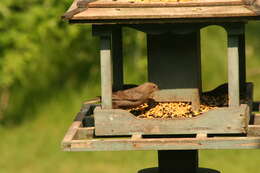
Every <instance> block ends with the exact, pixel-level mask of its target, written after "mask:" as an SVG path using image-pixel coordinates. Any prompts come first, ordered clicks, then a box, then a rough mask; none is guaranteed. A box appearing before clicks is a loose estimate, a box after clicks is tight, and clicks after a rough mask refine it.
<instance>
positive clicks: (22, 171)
mask: <svg viewBox="0 0 260 173" xmlns="http://www.w3.org/2000/svg"><path fill="white" fill-rule="evenodd" d="M249 29H250V28H249ZM210 33H211V34H212V33H216V34H213V35H214V36H212V37H211V38H212V41H211V42H210V43H207V42H205V40H206V37H208V35H209V34H210ZM224 34H225V32H224V31H223V30H220V31H219V29H217V28H216V27H211V28H209V29H205V30H204V31H203V34H202V36H203V40H202V49H203V50H204V51H203V58H202V63H203V64H202V65H203V88H204V89H211V88H213V87H215V86H216V85H218V84H220V83H222V82H223V81H225V80H226V78H225V73H226V71H225V69H224V68H225V67H226V65H224V66H223V65H222V64H225V58H223V56H225V55H224V53H225V50H223V49H224V48H223V47H222V46H221V44H220V43H221V42H222V41H224V42H225V39H224ZM141 37H142V35H141ZM251 37H252V38H251ZM218 38H219V39H218ZM249 38H250V39H253V36H251V35H249ZM212 42H214V43H215V44H212ZM214 45H215V46H214ZM216 45H217V46H216ZM207 47H209V48H210V50H211V49H213V50H214V51H213V52H210V51H209V49H206V48H207ZM248 50H250V52H249V55H250V56H249V58H248V67H249V69H255V70H251V71H250V70H249V71H248V81H253V82H255V86H256V89H255V90H256V91H259V88H260V79H259V74H258V70H257V67H258V66H259V65H260V64H259V62H260V61H259V59H257V58H256V57H255V54H256V52H254V51H256V49H255V48H254V47H253V48H252V47H249V48H248ZM252 52H253V53H252ZM258 52H259V51H258ZM211 56H212V57H211ZM208 57H211V59H212V61H211V60H208V59H207V58H208ZM220 57H221V58H220ZM213 60H214V61H213ZM142 61H143V60H142ZM144 64H145V63H144ZM212 64H217V65H212ZM222 66H223V67H222ZM144 67H145V65H144V66H142V65H141V66H138V67H137V68H138V71H139V69H143V68H144ZM137 75H138V74H137ZM126 76H131V78H129V80H130V82H132V81H133V80H134V79H137V77H136V76H134V75H133V73H132V72H131V70H127V71H126ZM90 78H91V77H90ZM143 79H145V75H142V79H139V81H141V80H143ZM96 86H97V83H96V82H91V81H87V84H85V85H84V86H83V87H81V89H75V88H70V87H67V89H63V90H61V91H57V93H56V94H55V96H53V95H52V97H51V98H50V99H48V100H47V101H46V100H45V102H43V103H38V104H35V103H34V102H35V99H34V100H28V102H27V106H26V107H25V108H24V109H26V110H27V111H22V113H21V114H19V113H20V112H16V114H17V116H20V117H21V118H24V120H23V121H22V122H20V123H17V124H14V125H11V126H0V134H1V142H0V153H1V159H0V173H15V172H19V173H30V172H32V173H45V172H47V171H48V173H74V172H75V173H78V172H89V173H103V172H106V173H120V172H124V173H133V172H137V171H138V170H139V169H142V168H147V167H154V166H156V165H157V153H156V151H127V152H126V151H121V152H63V151H62V150H61V148H60V142H61V140H62V138H63V136H64V134H65V133H66V131H67V129H68V127H69V126H70V124H71V122H72V120H73V118H74V116H75V114H76V113H77V111H78V110H79V107H80V105H81V102H82V101H83V100H84V99H86V98H90V97H93V96H96V95H98V93H99V88H98V87H96ZM16 92H20V91H16ZM46 94H48V93H46ZM255 98H256V99H260V93H259V92H258V93H256V95H255ZM13 100H15V99H13ZM36 100H37V99H36ZM13 103H14V104H19V103H15V102H13ZM172 157H174V156H172ZM259 163H260V150H203V151H200V166H201V167H207V168H213V169H217V170H220V171H221V172H222V173H255V172H259ZM173 164H174V163H173Z"/></svg>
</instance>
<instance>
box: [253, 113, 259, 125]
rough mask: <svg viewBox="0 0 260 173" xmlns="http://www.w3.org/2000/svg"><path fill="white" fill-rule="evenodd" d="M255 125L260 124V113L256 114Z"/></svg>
mask: <svg viewBox="0 0 260 173" xmlns="http://www.w3.org/2000/svg"><path fill="white" fill-rule="evenodd" d="M254 125H260V114H257V113H256V114H255V115H254Z"/></svg>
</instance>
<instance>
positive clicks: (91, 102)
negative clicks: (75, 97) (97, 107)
mask: <svg viewBox="0 0 260 173" xmlns="http://www.w3.org/2000/svg"><path fill="white" fill-rule="evenodd" d="M99 102H101V97H100V96H98V97H95V98H93V99H89V100H86V101H84V102H83V104H95V103H99Z"/></svg>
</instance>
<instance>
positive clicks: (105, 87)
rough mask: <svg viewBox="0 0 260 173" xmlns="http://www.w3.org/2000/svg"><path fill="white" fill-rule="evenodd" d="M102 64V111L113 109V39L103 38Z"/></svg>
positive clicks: (101, 49)
mask: <svg viewBox="0 0 260 173" xmlns="http://www.w3.org/2000/svg"><path fill="white" fill-rule="evenodd" d="M100 38H101V39H100V41H101V48H100V64H101V94H102V98H101V99H102V109H111V108H112V70H113V69H112V57H111V37H110V36H101V37H100Z"/></svg>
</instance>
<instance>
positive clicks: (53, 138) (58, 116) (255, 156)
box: [0, 0, 260, 173]
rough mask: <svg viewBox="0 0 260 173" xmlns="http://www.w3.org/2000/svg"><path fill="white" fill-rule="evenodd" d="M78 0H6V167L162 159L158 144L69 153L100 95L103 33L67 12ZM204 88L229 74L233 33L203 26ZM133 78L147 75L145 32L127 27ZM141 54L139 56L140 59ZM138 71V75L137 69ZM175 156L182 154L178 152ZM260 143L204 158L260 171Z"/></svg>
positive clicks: (255, 26) (1, 57) (88, 167)
mask: <svg viewBox="0 0 260 173" xmlns="http://www.w3.org/2000/svg"><path fill="white" fill-rule="evenodd" d="M70 4H71V0H62V1H61V0H19V1H17V0H1V2H0V34H1V35H0V76H1V78H0V137H1V140H0V141H1V142H0V155H1V159H0V172H1V173H14V172H19V173H28V172H33V173H41V172H46V171H48V172H49V173H60V172H62V173H72V172H73V173H74V172H90V173H103V172H106V173H119V172H124V173H133V172H137V170H139V169H142V168H146V167H152V166H156V164H157V158H156V154H157V153H156V152H155V151H145V152H144V151H133V152H75V153H68V152H62V151H61V149H60V142H61V140H62V138H63V136H64V134H65V133H66V130H67V129H68V127H69V126H70V124H71V122H72V120H73V118H74V116H75V114H76V113H77V111H78V110H79V108H80V106H81V103H82V102H83V101H84V100H86V99H88V98H91V97H94V96H96V95H99V94H100V86H99V83H100V71H99V52H98V46H99V40H98V39H97V38H95V37H92V36H91V28H90V26H89V25H69V24H67V23H66V22H64V21H61V20H60V16H61V15H62V14H63V12H64V11H65V10H66V9H67V8H68V7H69V5H70ZM259 29H260V22H250V23H249V24H248V25H247V28H246V45H247V47H246V50H247V79H248V81H252V82H254V83H255V93H254V98H255V99H256V100H260V92H258V91H259V90H260V78H259V76H260V68H259V66H260V32H259ZM201 33H202V41H201V42H202V71H203V76H202V79H203V89H204V90H208V89H212V88H214V87H216V86H217V85H219V84H221V83H223V82H226V81H227V75H226V74H227V71H226V67H227V66H226V64H227V63H226V60H227V58H226V44H227V43H226V33H225V31H224V30H223V29H222V28H220V27H217V26H210V27H207V28H204V29H202V31H201ZM124 34H126V37H125V38H124V47H125V49H124V54H125V82H126V83H142V82H144V81H145V80H146V79H147V77H146V57H145V54H146V53H145V51H146V49H145V46H146V45H145V42H144V40H145V35H144V34H143V33H141V32H136V31H134V30H132V29H125V30H124ZM133 59H134V61H133ZM130 74H131V75H130ZM173 157H174V156H173ZM259 163H260V150H206V151H201V152H200V165H201V166H202V167H209V168H215V169H218V170H220V171H221V172H222V173H256V172H259V168H260V167H259Z"/></svg>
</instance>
